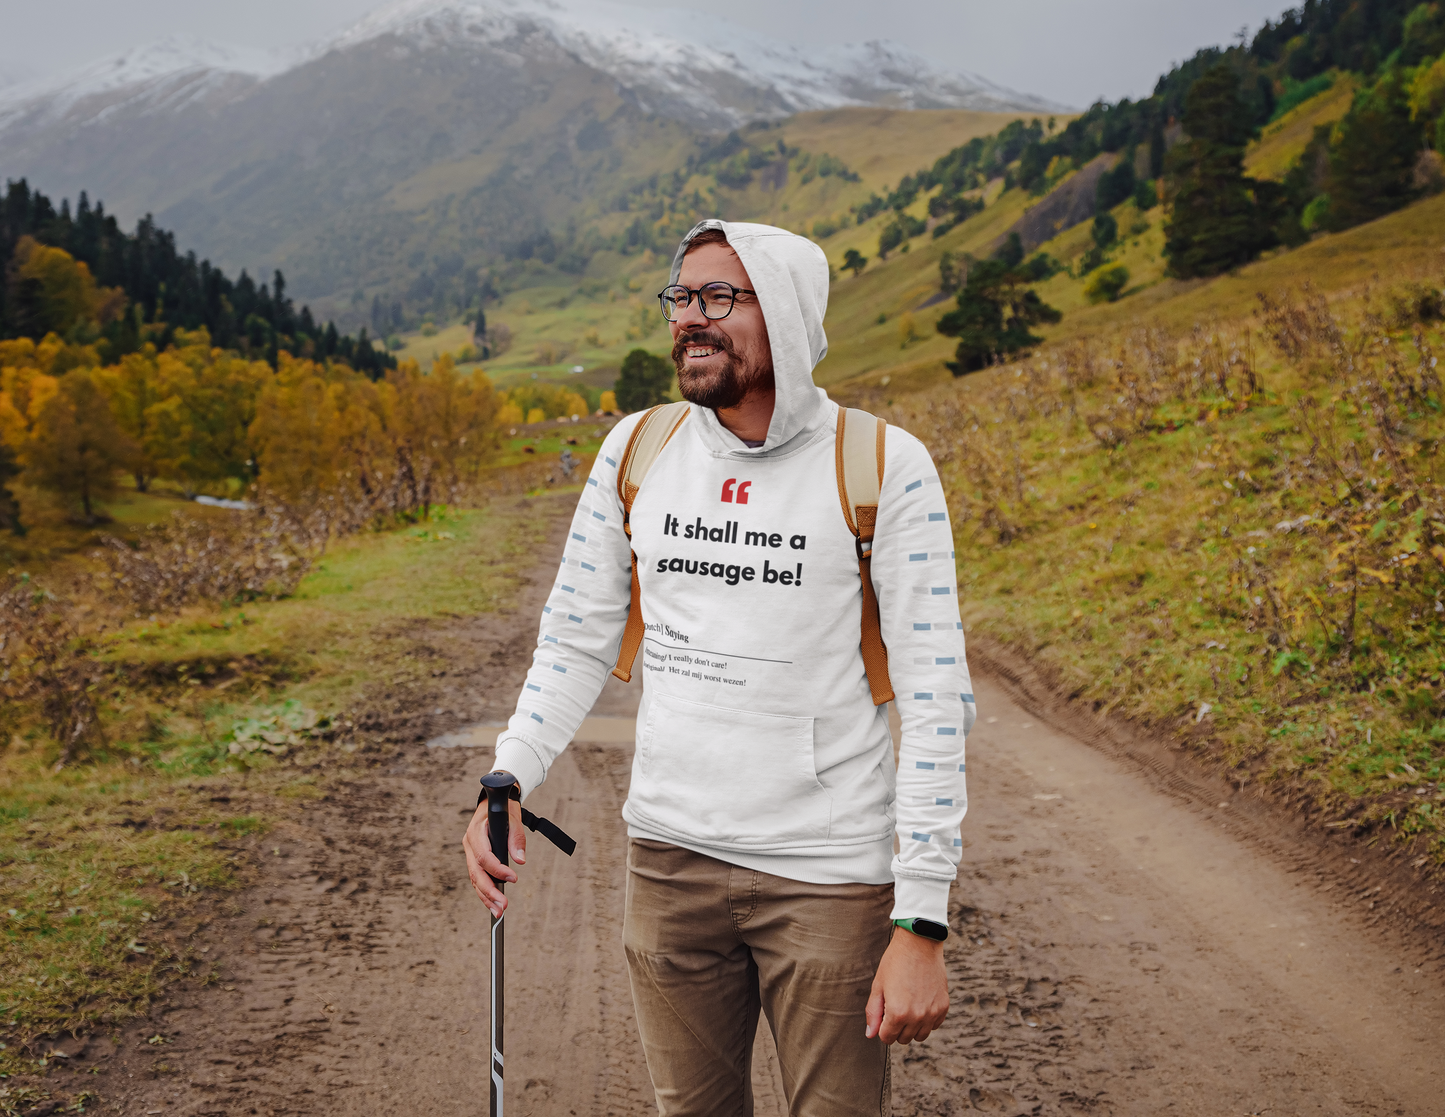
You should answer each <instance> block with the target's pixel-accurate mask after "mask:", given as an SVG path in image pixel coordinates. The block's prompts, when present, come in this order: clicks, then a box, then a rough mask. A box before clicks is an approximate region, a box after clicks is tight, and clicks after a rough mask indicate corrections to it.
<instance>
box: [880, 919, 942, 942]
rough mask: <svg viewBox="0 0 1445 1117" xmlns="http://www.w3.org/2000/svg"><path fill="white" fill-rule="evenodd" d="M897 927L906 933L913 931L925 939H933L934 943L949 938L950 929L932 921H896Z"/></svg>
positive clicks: (894, 923)
mask: <svg viewBox="0 0 1445 1117" xmlns="http://www.w3.org/2000/svg"><path fill="white" fill-rule="evenodd" d="M893 925H894V926H895V927H902V928H903V929H904V930H905V931H912V932H913V933H914V934H915V935H920V936H922V937H923V938H925V939H933V940H934V942H942V941H943V940H944V939H946V938H948V928H947V927H945V926H944V925H943V924H942V923H935V922H934V921H933V920H931V919H895V920H894V921H893Z"/></svg>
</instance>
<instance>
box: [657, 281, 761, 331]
mask: <svg viewBox="0 0 1445 1117" xmlns="http://www.w3.org/2000/svg"><path fill="white" fill-rule="evenodd" d="M756 294H757V292H756V291H749V290H748V289H747V288H746V287H734V286H733V285H732V284H731V283H724V282H722V281H721V280H719V281H717V282H715V283H704V284H703V285H702V286H701V287H699V288H698V289H697V290H696V291H693V290H689V289H688V288H686V287H684V286H682V285H681V284H679V283H674V284H673V285H672V286H671V287H664V288H663V289H662V292H661V293H660V294H659V295H658V296H657V301H658V302H659V303H661V304H662V316H663V317H664V318H666V319H667V320H668V321H669V322H676V321H677V312H678V311H679V310H686V309H687V308H688V307H689V306H691V305H692V297H693V296H694V295H696V296H697V305H698V308H699V309H701V311H702V314H703V317H704V318H708V319H711V320H712V321H714V322H716V321H717V320H718V319H719V318H726V317H727V316H728V315H729V314H731V313H732V312H733V303H735V302H736V301H737V296H739V295H756Z"/></svg>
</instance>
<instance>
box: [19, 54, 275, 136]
mask: <svg viewBox="0 0 1445 1117" xmlns="http://www.w3.org/2000/svg"><path fill="white" fill-rule="evenodd" d="M294 61H295V59H294V58H293V57H292V56H287V55H284V54H279V53H272V52H266V51H257V50H246V49H241V48H235V47H222V46H217V45H215V44H214V43H209V42H206V41H204V40H202V39H197V38H195V37H193V36H187V35H172V36H168V37H167V38H164V39H161V40H159V41H158V42H154V43H149V44H147V45H145V46H141V47H136V48H134V49H132V50H128V51H124V52H123V53H121V54H118V55H115V56H113V57H111V58H106V59H102V60H101V61H99V62H93V63H91V64H90V65H88V66H84V67H82V68H81V69H79V70H75V71H72V72H70V73H67V74H63V75H61V76H60V77H59V78H33V79H31V80H29V81H22V82H18V83H15V84H12V85H9V86H4V87H0V133H3V131H4V130H5V129H6V128H7V127H9V126H11V125H12V124H15V123H17V122H19V121H21V120H26V121H27V122H28V123H29V124H31V125H32V126H34V125H40V124H45V123H54V122H59V121H63V120H65V119H66V118H68V117H74V116H78V117H79V121H80V122H85V123H92V122H98V121H103V120H104V119H105V118H106V117H107V116H109V115H111V114H113V113H115V112H117V111H120V110H123V109H125V108H128V107H129V108H138V109H141V110H144V111H151V112H155V111H163V110H165V109H167V108H169V109H179V108H183V107H185V106H186V105H188V104H193V103H196V102H198V101H203V100H205V99H206V98H208V97H212V96H217V95H219V96H223V97H225V96H230V97H235V96H240V95H242V94H244V93H245V91H247V90H248V89H250V88H251V87H253V86H254V85H256V84H257V83H258V82H260V81H263V80H264V79H266V78H269V77H273V76H274V75H276V74H279V73H282V72H283V71H285V70H286V69H288V68H289V67H290V66H291V65H292V64H294Z"/></svg>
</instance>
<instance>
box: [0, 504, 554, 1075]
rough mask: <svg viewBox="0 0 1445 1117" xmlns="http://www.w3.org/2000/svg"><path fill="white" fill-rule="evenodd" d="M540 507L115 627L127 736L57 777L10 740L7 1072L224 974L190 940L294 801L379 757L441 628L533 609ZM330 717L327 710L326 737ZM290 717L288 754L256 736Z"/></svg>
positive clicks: (114, 712)
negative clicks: (510, 607) (291, 586)
mask: <svg viewBox="0 0 1445 1117" xmlns="http://www.w3.org/2000/svg"><path fill="white" fill-rule="evenodd" d="M537 507H538V505H537V504H536V502H533V501H521V502H518V503H514V504H509V505H507V506H505V507H496V508H490V509H483V510H446V509H443V510H441V511H440V512H439V513H438V514H437V515H436V516H435V517H434V518H433V519H432V520H431V521H428V522H424V523H419V524H415V525H411V526H408V527H405V528H401V529H398V530H394V531H389V532H382V533H371V534H365V535H358V536H353V537H350V538H346V539H343V540H340V541H339V542H337V543H335V544H334V545H333V546H332V548H331V549H330V551H329V552H328V553H327V554H326V555H325V556H324V558H323V559H322V560H321V561H320V562H319V563H318V565H317V566H316V568H315V569H314V570H313V571H312V572H311V573H310V574H309V575H308V576H307V578H306V579H305V580H304V581H303V582H302V583H301V585H300V587H299V588H298V590H297V592H296V593H295V595H294V596H293V597H292V598H290V599H285V600H280V601H265V602H253V603H250V604H247V605H245V606H244V607H239V608H237V607H230V608H228V607H213V608H196V609H191V610H188V611H186V612H185V613H183V614H182V615H180V616H178V617H173V618H159V619H146V620H140V621H133V622H131V623H129V624H127V625H125V626H124V627H123V628H122V629H120V630H119V631H117V632H112V633H111V634H109V635H108V636H103V637H102V638H101V639H100V641H99V645H98V651H97V654H96V678H97V680H98V683H97V686H98V688H99V690H100V691H101V692H102V694H103V705H102V712H103V715H104V718H105V722H106V725H107V733H108V743H107V744H106V745H105V746H104V747H102V748H99V749H97V750H95V752H94V753H93V754H92V756H91V757H90V759H89V762H88V763H85V764H79V765H74V766H71V767H67V768H65V769H63V770H61V771H59V772H56V771H55V770H54V759H55V755H56V751H57V750H56V746H55V745H54V744H53V743H51V742H49V741H48V740H47V739H46V738H45V737H44V735H43V734H42V733H41V732H40V730H39V729H38V727H35V726H31V727H30V728H28V729H27V728H25V727H24V723H22V731H21V732H20V733H17V734H16V736H15V738H14V739H13V740H12V741H11V742H10V744H9V747H8V748H6V749H4V750H3V752H0V866H3V875H0V928H3V933H0V951H3V963H4V967H3V973H0V1042H3V1044H4V1045H5V1046H4V1048H3V1050H0V1073H13V1072H16V1071H19V1070H32V1071H33V1070H35V1069H37V1067H43V1066H44V1055H45V1054H46V1051H47V1050H48V1048H47V1047H46V1046H45V1044H44V1043H43V1042H41V1037H44V1036H48V1035H55V1034H57V1033H60V1032H64V1031H74V1030H79V1029H85V1028H92V1027H95V1026H97V1025H101V1024H108V1023H112V1022H118V1021H120V1020H123V1019H125V1018H126V1017H127V1016H130V1015H133V1014H135V1013H138V1012H143V1011H144V1010H145V1007H146V1005H147V1004H148V1003H149V1001H150V999H151V998H152V997H154V996H155V994H156V993H157V992H158V990H159V989H160V988H161V987H162V986H163V985H164V983H165V982H167V981H169V980H172V979H174V978H176V977H177V976H188V977H190V978H193V979H196V980H202V981H204V980H206V979H207V976H206V975H207V973H208V971H207V969H206V967H205V966H204V965H203V964H202V963H201V961H200V960H199V957H198V955H196V954H194V953H193V952H192V951H191V950H190V948H189V947H188V946H187V941H188V939H189V937H190V935H191V934H192V933H193V932H194V930H195V928H196V925H197V922H198V921H203V920H204V919H206V918H209V913H210V912H212V911H214V908H215V905H216V903H217V901H218V900H219V898H221V897H223V896H224V895H225V893H226V892H228V891H230V890H232V889H235V888H237V887H239V886H241V885H243V884H244V883H245V881H246V880H247V877H248V869H247V866H248V864H249V857H250V854H249V853H248V850H249V848H250V845H251V844H253V842H254V840H255V838H256V837H257V836H258V835H261V834H264V833H265V831H266V830H267V829H268V828H269V827H270V826H271V825H272V824H273V822H274V819H275V817H276V816H277V813H278V811H279V810H280V809H281V808H280V804H281V803H282V802H283V801H284V800H285V799H286V798H296V797H312V796H317V795H320V794H323V793H324V789H325V787H326V785H327V783H328V782H329V781H330V780H332V779H335V778H338V777H339V776H341V775H342V774H343V773H344V772H345V770H346V768H347V766H348V765H350V764H354V763H357V762H358V761H359V760H360V759H361V756H360V753H364V752H365V750H366V748H367V747H368V742H369V741H373V740H375V738H376V733H375V732H367V731H366V730H364V729H363V727H362V722H363V720H364V716H365V715H366V714H367V713H368V712H370V713H373V714H374V713H376V712H377V711H378V710H384V707H385V703H386V701H387V695H388V694H390V695H401V696H405V695H407V694H410V693H411V692H410V691H408V690H407V688H408V687H409V686H414V684H416V682H417V681H418V680H419V679H421V678H423V677H425V676H428V675H429V674H430V665H429V663H427V662H424V656H422V655H421V654H420V653H419V651H418V649H419V647H420V645H419V643H418V641H419V640H422V638H423V637H424V636H425V633H426V632H427V631H428V630H429V629H430V627H431V626H434V625H436V624H438V623H441V624H446V623H450V622H451V621H452V620H453V619H455V618H465V617H473V616H477V615H479V614H485V613H487V612H490V611H492V610H494V609H496V608H497V607H499V606H501V605H506V604H509V603H510V602H511V601H512V600H513V599H514V597H515V592H516V586H517V580H518V578H519V576H521V575H523V574H527V573H530V571H531V569H532V567H533V566H534V562H535V560H534V555H535V551H536V547H537V546H538V545H539V544H540V542H541V539H540V536H539V531H540V525H541V523H542V522H543V521H544V520H545V518H544V517H538V516H537V515H536V514H535V513H536V509H537ZM402 704H405V703H404V702H403V703H402ZM308 712H309V713H308ZM316 714H319V715H329V729H328V719H327V718H326V717H325V716H323V719H322V724H321V725H320V726H318V728H317V733H318V734H320V735H319V736H314V735H312V734H310V733H308V732H307V731H306V727H307V726H309V725H311V724H312V723H313V722H315V721H316V718H315V717H314V716H309V715H316ZM296 727H300V728H299V730H298V729H297V728H296ZM278 729H279V730H281V731H282V732H283V733H285V734H286V735H287V736H288V741H287V744H286V745H285V746H284V747H281V748H275V749H274V752H280V753H282V755H275V754H274V752H268V751H265V750H264V749H262V748H254V747H253V749H247V748H245V747H243V745H244V742H245V741H246V740H247V739H248V734H250V733H252V732H255V731H261V730H272V731H274V730H278ZM252 744H253V746H254V744H255V741H253V742H252ZM238 781H239V782H240V783H241V784H243V785H244V786H245V788H246V794H245V795H244V796H239V797H236V802H234V803H233V802H232V801H231V800H232V798H233V794H232V793H231V792H230V791H229V789H230V788H231V787H233V786H234V785H235V784H236V783H237V782H238Z"/></svg>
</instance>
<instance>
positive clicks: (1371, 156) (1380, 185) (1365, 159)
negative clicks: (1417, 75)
mask: <svg viewBox="0 0 1445 1117" xmlns="http://www.w3.org/2000/svg"><path fill="white" fill-rule="evenodd" d="M1423 146H1424V138H1423V135H1422V129H1421V127H1420V125H1419V124H1416V123H1414V122H1413V121H1411V119H1410V104H1409V90H1408V87H1407V86H1406V83H1405V80H1404V75H1403V74H1402V73H1401V72H1400V71H1399V70H1398V69H1391V70H1390V71H1389V72H1388V73H1386V74H1385V76H1384V77H1383V78H1381V79H1380V81H1379V82H1377V83H1376V85H1375V87H1374V88H1373V89H1372V90H1370V91H1369V92H1368V93H1367V94H1365V95H1364V96H1362V97H1361V98H1360V99H1359V100H1358V101H1357V102H1356V103H1355V105H1354V107H1353V108H1352V109H1351V110H1350V112H1349V114H1348V115H1347V116H1346V117H1345V119H1344V120H1342V121H1341V122H1340V127H1339V133H1338V139H1337V140H1336V142H1335V144H1334V145H1333V148H1332V150H1331V152H1330V173H1329V195H1330V218H1329V224H1330V226H1331V227H1332V228H1336V229H1348V228H1350V227H1351V226H1353V225H1359V224H1361V223H1362V222H1365V221H1371V220H1373V219H1374V218H1376V217H1382V216H1384V215H1385V214H1387V213H1393V212H1394V211H1395V210H1397V209H1400V208H1402V207H1403V206H1405V205H1407V204H1409V203H1410V202H1411V201H1412V200H1414V198H1415V196H1416V194H1417V193H1418V191H1417V190H1416V188H1415V183H1414V171H1415V161H1416V159H1418V158H1419V155H1420V149H1421V148H1422V147H1423Z"/></svg>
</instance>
